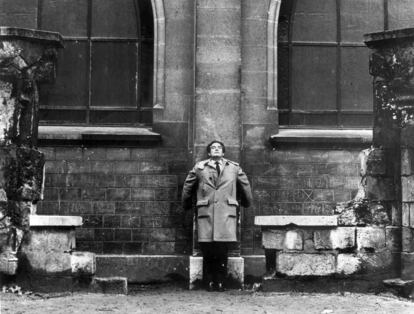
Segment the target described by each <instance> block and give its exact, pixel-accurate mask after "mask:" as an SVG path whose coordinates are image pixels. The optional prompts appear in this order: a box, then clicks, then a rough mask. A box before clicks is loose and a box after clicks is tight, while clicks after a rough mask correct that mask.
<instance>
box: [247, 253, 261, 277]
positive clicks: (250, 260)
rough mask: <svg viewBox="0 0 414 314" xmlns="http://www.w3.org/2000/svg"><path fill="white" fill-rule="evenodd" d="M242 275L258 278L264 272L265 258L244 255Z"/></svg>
mask: <svg viewBox="0 0 414 314" xmlns="http://www.w3.org/2000/svg"><path fill="white" fill-rule="evenodd" d="M243 259H244V275H245V277H247V276H251V277H256V278H259V277H261V276H262V275H263V274H264V272H265V271H266V258H265V257H264V256H263V255H244V256H243Z"/></svg>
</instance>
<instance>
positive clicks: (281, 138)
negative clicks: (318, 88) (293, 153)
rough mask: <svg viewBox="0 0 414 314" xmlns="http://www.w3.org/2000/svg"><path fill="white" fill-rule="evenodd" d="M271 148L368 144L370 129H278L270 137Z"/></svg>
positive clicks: (370, 139) (370, 135) (370, 136)
mask: <svg viewBox="0 0 414 314" xmlns="http://www.w3.org/2000/svg"><path fill="white" fill-rule="evenodd" d="M270 142H271V144H272V146H273V147H276V146H278V145H280V144H301V143H307V144H368V145H370V144H371V142H372V129H344V130H338V129H324V130H322V129H280V130H279V133H278V134H275V135H272V136H271V137H270Z"/></svg>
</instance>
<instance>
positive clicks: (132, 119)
mask: <svg viewBox="0 0 414 314" xmlns="http://www.w3.org/2000/svg"><path fill="white" fill-rule="evenodd" d="M89 119H90V122H91V123H92V124H135V123H136V122H137V121H138V112H137V111H91V112H90V117H89Z"/></svg>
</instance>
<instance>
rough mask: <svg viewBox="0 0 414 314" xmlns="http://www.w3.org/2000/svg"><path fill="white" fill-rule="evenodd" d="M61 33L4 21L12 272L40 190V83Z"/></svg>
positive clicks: (2, 218)
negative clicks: (28, 27) (20, 26)
mask: <svg viewBox="0 0 414 314" xmlns="http://www.w3.org/2000/svg"><path fill="white" fill-rule="evenodd" d="M61 41H62V39H61V36H60V35H59V34H57V33H50V32H41V31H34V30H29V29H18V28H9V27H0V251H1V253H0V272H3V273H6V274H14V273H15V271H16V268H17V259H16V253H17V251H18V250H19V248H20V244H21V241H22V238H23V236H24V233H25V232H26V231H27V230H28V229H29V214H34V213H35V212H36V203H37V202H38V201H39V200H40V198H41V196H42V184H43V166H44V162H45V160H44V156H43V154H42V153H41V152H40V151H38V150H37V148H36V144H37V128H38V107H39V96H38V95H39V93H38V84H39V83H42V82H48V81H51V80H52V79H53V78H54V73H55V61H56V57H57V50H56V48H58V47H61Z"/></svg>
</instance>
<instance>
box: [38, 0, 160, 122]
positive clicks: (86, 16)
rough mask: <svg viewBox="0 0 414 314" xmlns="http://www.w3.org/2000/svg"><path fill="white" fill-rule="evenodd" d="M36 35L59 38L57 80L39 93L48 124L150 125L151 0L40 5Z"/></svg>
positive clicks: (65, 0)
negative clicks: (44, 33)
mask: <svg viewBox="0 0 414 314" xmlns="http://www.w3.org/2000/svg"><path fill="white" fill-rule="evenodd" d="M38 11H39V13H38V19H39V21H38V25H39V28H40V29H43V30H50V31H57V32H60V33H61V34H62V35H63V37H64V40H65V42H64V45H65V48H64V49H62V50H61V51H60V55H59V59H58V65H57V78H56V82H54V83H53V85H52V86H50V88H47V89H42V94H41V106H40V119H41V122H42V123H47V124H76V125H139V124H143V125H148V124H151V122H152V106H153V100H152V93H153V86H152V85H153V63H154V60H153V55H154V53H153V49H154V48H153V47H154V27H153V21H154V20H153V13H152V7H151V0H59V1H56V0H39V10H38Z"/></svg>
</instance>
